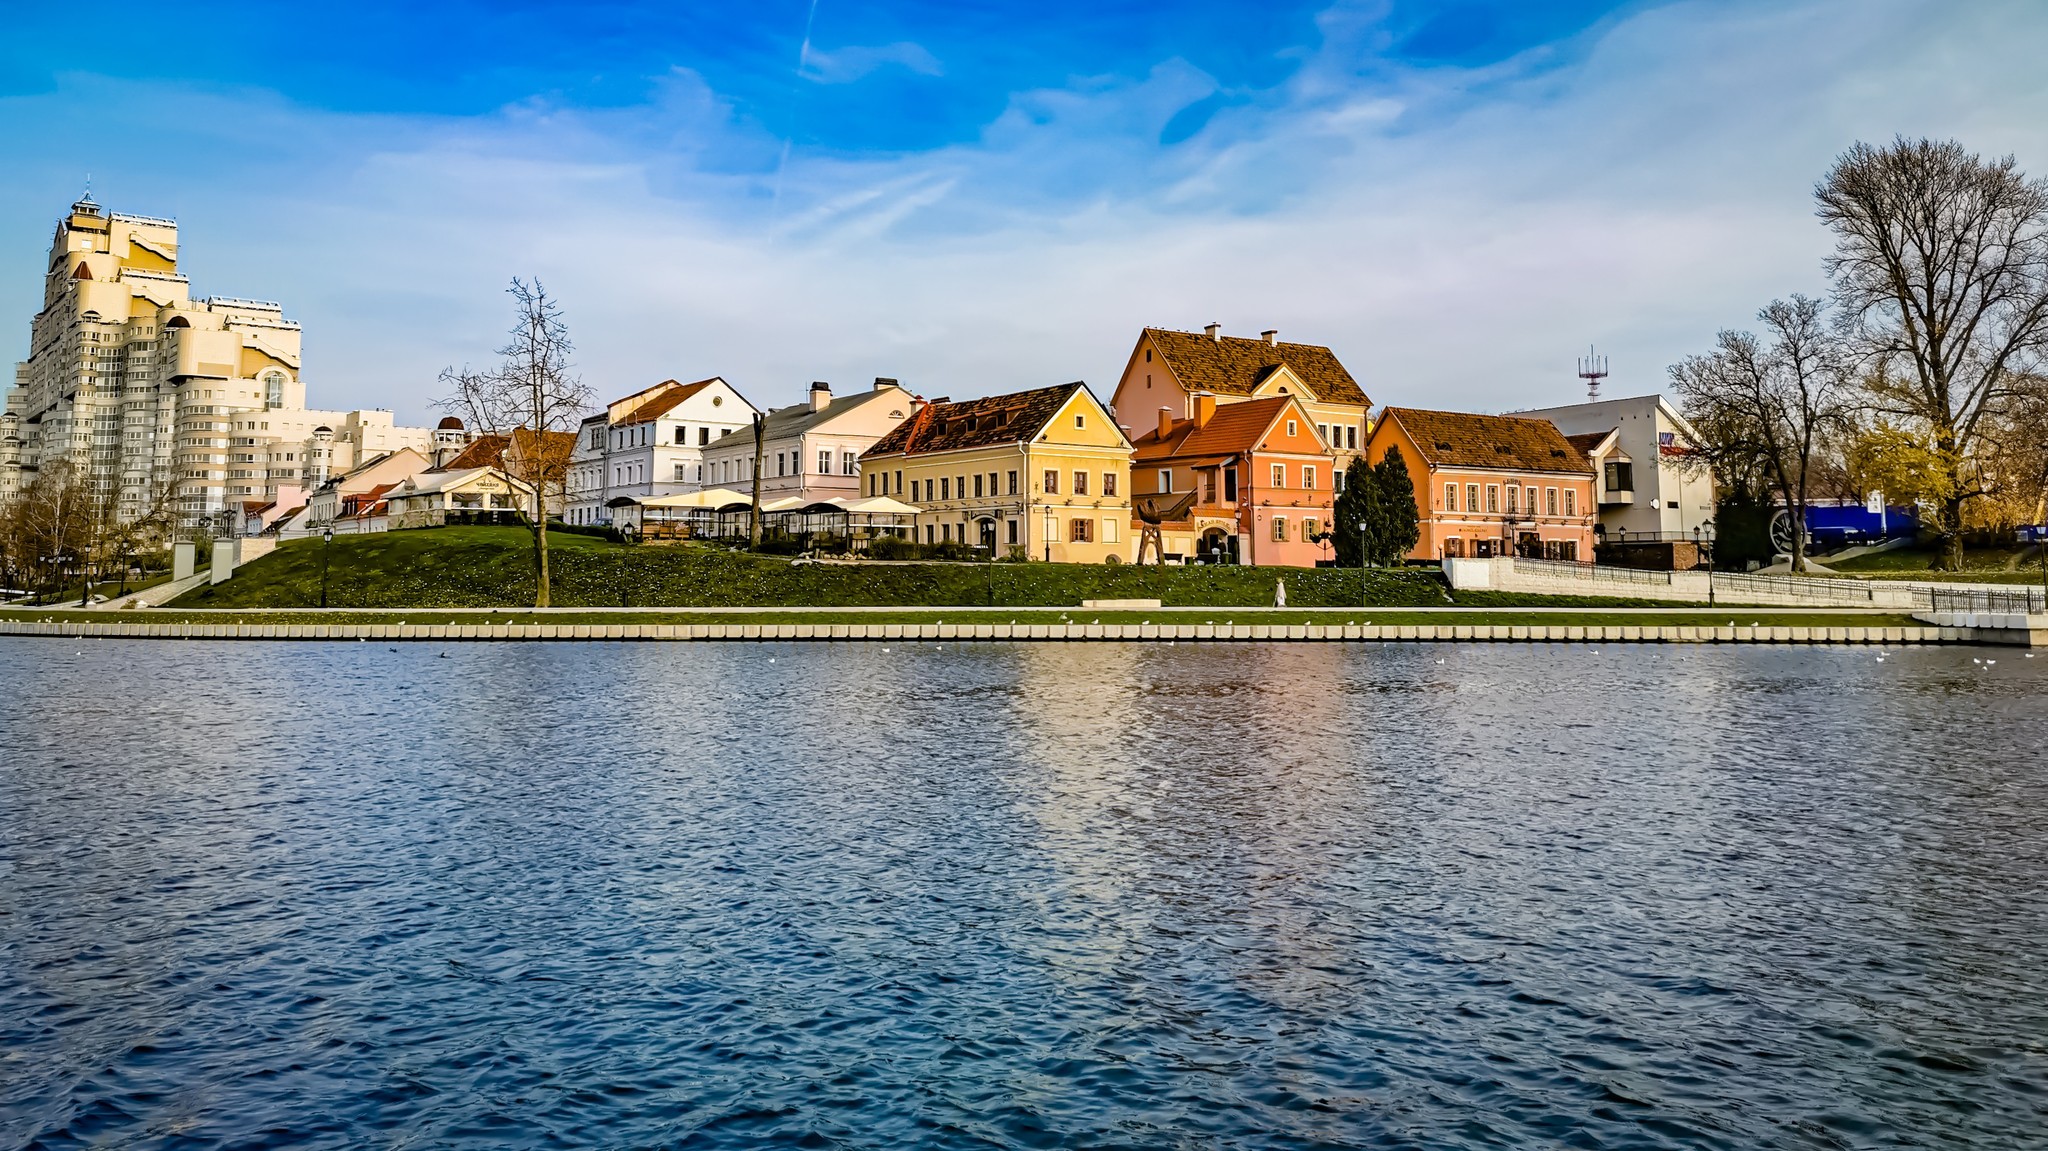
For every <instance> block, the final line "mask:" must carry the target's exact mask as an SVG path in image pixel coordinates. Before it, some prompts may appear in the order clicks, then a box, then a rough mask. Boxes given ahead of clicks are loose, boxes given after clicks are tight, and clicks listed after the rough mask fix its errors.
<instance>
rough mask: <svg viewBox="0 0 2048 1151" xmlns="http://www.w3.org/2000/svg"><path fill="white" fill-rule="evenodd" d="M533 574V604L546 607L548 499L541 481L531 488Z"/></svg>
mask: <svg viewBox="0 0 2048 1151" xmlns="http://www.w3.org/2000/svg"><path fill="white" fill-rule="evenodd" d="M543 483H544V481H543ZM533 575H534V587H533V606H535V607H547V606H548V500H547V495H546V494H545V489H544V487H543V484H542V483H536V484H535V485H534V489H533Z"/></svg>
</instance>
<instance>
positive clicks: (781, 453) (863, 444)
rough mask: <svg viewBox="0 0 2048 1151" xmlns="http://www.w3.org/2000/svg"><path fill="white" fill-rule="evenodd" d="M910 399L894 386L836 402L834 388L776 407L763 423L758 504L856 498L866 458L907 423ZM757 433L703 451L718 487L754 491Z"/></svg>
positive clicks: (746, 431) (884, 382)
mask: <svg viewBox="0 0 2048 1151" xmlns="http://www.w3.org/2000/svg"><path fill="white" fill-rule="evenodd" d="M911 400H912V397H911V395H910V393H909V392H906V391H904V390H903V388H902V387H901V386H899V385H898V384H897V382H896V381H895V380H892V379H887V378H877V379H876V380H875V383H874V386H873V387H872V388H869V389H868V390H866V391H861V392H855V393H854V394H852V395H849V396H834V395H833V394H832V385H830V384H828V383H825V382H823V381H819V382H816V383H813V384H812V385H811V390H810V397H809V399H808V400H807V401H806V402H805V403H801V404H793V405H791V406H789V407H786V408H776V409H774V410H772V411H770V412H769V413H767V415H766V417H765V418H764V420H763V423H762V429H761V432H762V435H761V500H762V502H764V503H766V502H770V501H775V500H785V499H798V500H801V501H803V502H804V503H806V504H814V503H822V502H824V501H825V500H829V499H832V498H834V497H845V498H846V499H855V498H858V497H859V496H860V495H861V494H862V493H861V481H860V457H861V453H863V452H865V451H867V450H868V449H869V448H872V447H874V446H875V444H876V443H878V442H880V440H881V439H882V437H883V436H886V435H888V434H889V433H890V432H891V431H894V430H895V428H896V425H898V424H900V423H902V422H903V421H904V420H906V419H909V418H910V411H911ZM753 463H754V433H753V429H752V428H751V427H747V428H742V429H740V430H739V431H737V432H734V433H733V434H732V435H730V436H726V437H724V438H723V439H719V440H714V441H713V442H712V444H711V446H710V447H708V448H705V449H704V467H705V471H706V472H707V474H710V475H716V476H720V477H725V476H732V477H734V478H733V479H731V480H725V479H721V480H720V481H719V483H718V484H717V485H716V486H719V487H728V488H733V489H735V490H738V491H742V492H748V493H750V494H751V492H752V491H753Z"/></svg>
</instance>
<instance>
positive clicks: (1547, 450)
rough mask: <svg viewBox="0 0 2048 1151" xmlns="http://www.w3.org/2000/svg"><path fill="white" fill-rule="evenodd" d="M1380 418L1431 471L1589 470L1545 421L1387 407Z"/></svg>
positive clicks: (1559, 433)
mask: <svg viewBox="0 0 2048 1151" xmlns="http://www.w3.org/2000/svg"><path fill="white" fill-rule="evenodd" d="M1380 418H1381V419H1383V420H1389V419H1390V420H1393V421H1395V422H1396V423H1398V424H1399V425H1400V426H1401V428H1402V429H1403V430H1404V431H1406V432H1407V433H1408V438H1409V439H1412V440H1414V441H1415V446H1416V448H1417V449H1418V450H1420V451H1421V452H1422V456H1423V459H1424V460H1426V461H1428V463H1429V465H1430V466H1431V467H1450V468H1506V469H1515V470H1519V471H1529V472H1573V473H1579V474H1586V473H1590V472H1591V471H1592V470H1593V465H1592V464H1591V463H1590V462H1589V461H1588V460H1587V459H1586V457H1585V454H1584V453H1582V452H1581V451H1580V450H1579V449H1578V448H1576V447H1574V446H1573V445H1572V442H1571V441H1570V440H1568V439H1566V438H1565V437H1564V433H1562V432H1560V431H1558V430H1557V425H1556V424H1553V423H1551V422H1550V421H1549V420H1545V419H1531V418H1529V417H1526V416H1482V415H1478V414H1476V413H1472V412H1433V411H1428V410H1425V409H1422V408H1388V409H1387V410H1386V412H1385V413H1384V414H1383V415H1382V416H1381V417H1380Z"/></svg>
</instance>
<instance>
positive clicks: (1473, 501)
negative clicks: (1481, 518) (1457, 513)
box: [1465, 484, 1479, 512]
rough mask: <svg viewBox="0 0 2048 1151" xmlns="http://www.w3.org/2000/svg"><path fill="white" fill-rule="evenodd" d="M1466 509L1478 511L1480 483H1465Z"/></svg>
mask: <svg viewBox="0 0 2048 1151" xmlns="http://www.w3.org/2000/svg"><path fill="white" fill-rule="evenodd" d="M1465 510H1466V511H1468V512H1476V511H1478V510H1479V485H1478V484H1466V485H1465Z"/></svg>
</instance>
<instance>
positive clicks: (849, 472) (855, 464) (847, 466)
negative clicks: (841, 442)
mask: <svg viewBox="0 0 2048 1151" xmlns="http://www.w3.org/2000/svg"><path fill="white" fill-rule="evenodd" d="M839 474H840V475H842V476H857V475H859V474H860V457H859V456H856V455H854V454H853V453H852V452H840V453H839Z"/></svg>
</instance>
